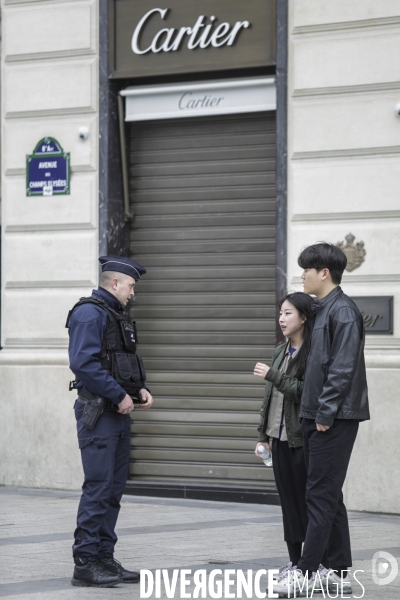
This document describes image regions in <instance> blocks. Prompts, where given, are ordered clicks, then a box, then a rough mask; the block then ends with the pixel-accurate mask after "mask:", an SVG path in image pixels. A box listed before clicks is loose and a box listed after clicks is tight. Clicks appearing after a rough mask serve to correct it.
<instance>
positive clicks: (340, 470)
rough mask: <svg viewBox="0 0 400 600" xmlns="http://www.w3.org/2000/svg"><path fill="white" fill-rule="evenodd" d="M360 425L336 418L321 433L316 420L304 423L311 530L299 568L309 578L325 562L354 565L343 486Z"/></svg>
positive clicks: (334, 564) (356, 422)
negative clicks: (307, 574) (306, 573)
mask: <svg viewBox="0 0 400 600" xmlns="http://www.w3.org/2000/svg"><path fill="white" fill-rule="evenodd" d="M358 425H359V422H358V421H356V420H352V419H335V421H334V424H333V425H332V427H330V428H329V429H328V430H327V431H318V430H317V428H316V424H315V421H314V420H313V419H303V421H302V430H303V444H304V446H303V448H304V458H305V461H306V466H307V486H306V503H307V513H308V528H307V534H306V539H305V541H304V546H303V554H302V557H301V559H300V561H299V563H298V565H297V567H298V568H299V569H301V570H302V571H306V570H308V571H309V573H310V575H311V572H313V571H317V570H318V567H319V565H320V564H321V563H322V561H325V563H326V562H328V564H324V563H322V564H324V567H327V568H336V567H339V566H340V567H345V566H347V567H351V565H352V562H351V548H350V534H349V523H348V519H347V512H346V507H345V505H344V503H343V493H342V487H343V483H344V480H345V478H346V473H347V467H348V466H349V462H350V456H351V452H352V450H353V445H354V442H355V439H356V437H357V431H358ZM325 550H326V554H325Z"/></svg>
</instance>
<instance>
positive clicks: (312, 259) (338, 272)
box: [297, 242, 347, 285]
mask: <svg viewBox="0 0 400 600" xmlns="http://www.w3.org/2000/svg"><path fill="white" fill-rule="evenodd" d="M297 262H298V264H299V267H301V268H302V269H316V270H317V271H318V272H319V271H321V270H322V269H329V273H330V274H331V277H332V282H333V283H336V284H338V285H339V284H340V282H341V281H342V275H343V271H344V270H345V268H346V265H347V258H346V255H345V253H344V252H343V250H341V249H340V248H339V247H338V246H335V244H328V243H327V242H318V244H313V245H312V246H308V247H307V248H305V249H304V250H303V252H302V253H301V254H300V256H299V258H298V260H297Z"/></svg>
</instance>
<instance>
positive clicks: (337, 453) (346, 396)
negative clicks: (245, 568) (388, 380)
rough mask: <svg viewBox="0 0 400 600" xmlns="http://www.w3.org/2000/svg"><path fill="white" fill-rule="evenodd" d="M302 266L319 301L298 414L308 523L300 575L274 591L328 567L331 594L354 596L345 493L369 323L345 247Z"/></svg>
mask: <svg viewBox="0 0 400 600" xmlns="http://www.w3.org/2000/svg"><path fill="white" fill-rule="evenodd" d="M298 263H299V265H300V267H302V268H303V274H302V281H303V284H304V292H305V293H306V294H312V295H315V296H316V297H317V299H316V301H315V303H314V310H315V313H314V318H313V333H312V338H311V347H310V353H309V356H308V359H307V366H306V373H305V380H304V388H303V394H302V399H301V410H300V417H301V419H302V430H303V443H304V454H305V459H306V463H307V469H308V475H307V491H306V502H307V511H308V518H309V525H308V529H307V534H306V539H305V542H304V547H303V553H302V557H301V559H300V561H299V563H298V565H297V572H296V577H294V575H295V573H292V574H291V575H290V574H289V576H288V578H287V580H285V582H281V584H283V587H284V588H285V589H282V590H280V589H279V590H278V589H276V590H275V587H274V591H281V592H284V593H286V591H288V592H289V594H293V592H294V587H293V586H295V584H294V583H293V582H294V581H295V580H297V579H298V578H300V585H302V582H303V577H304V576H306V574H307V575H308V577H309V579H311V578H312V574H313V573H315V572H317V571H318V568H319V566H320V564H323V565H324V566H325V567H328V568H330V569H332V573H331V574H330V575H329V577H328V580H326V576H325V583H326V584H327V585H329V586H330V590H331V591H332V590H333V591H334V590H335V589H336V585H337V584H339V585H340V584H341V580H342V582H343V590H344V592H347V593H351V582H350V579H349V577H348V576H347V568H348V567H350V566H351V565H352V562H351V548H350V535H349V526H348V519H347V512H346V507H345V505H344V503H343V493H342V487H343V483H344V480H345V477H346V472H347V468H348V465H349V461H350V456H351V452H352V449H353V445H354V442H355V439H356V436H357V431H358V425H359V422H360V421H364V420H367V419H369V418H370V417H369V407H368V390H367V380H366V372H365V362H364V337H365V333H364V323H363V318H362V315H361V313H360V311H359V310H358V308H357V306H356V305H355V304H354V302H353V301H352V300H351V299H350V298H348V296H346V295H345V294H344V293H343V291H342V289H341V288H340V286H339V284H340V282H341V278H342V274H343V271H344V269H345V268H346V264H347V258H346V256H345V254H344V253H343V252H342V250H341V249H340V248H338V247H337V246H334V245H331V244H327V243H319V244H315V245H313V246H309V247H308V248H306V249H305V250H303V252H302V253H301V254H300V256H299V259H298ZM299 570H300V571H299ZM320 573H321V571H320ZM286 588H287V589H286ZM305 589H306V588H305Z"/></svg>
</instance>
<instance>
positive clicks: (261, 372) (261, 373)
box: [254, 363, 269, 378]
mask: <svg viewBox="0 0 400 600" xmlns="http://www.w3.org/2000/svg"><path fill="white" fill-rule="evenodd" d="M268 371H269V366H268V365H264V364H263V363H257V364H256V366H255V367H254V375H257V377H262V378H264V377H265V376H266V374H267V373H268Z"/></svg>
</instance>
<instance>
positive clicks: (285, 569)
mask: <svg viewBox="0 0 400 600" xmlns="http://www.w3.org/2000/svg"><path fill="white" fill-rule="evenodd" d="M292 568H293V569H294V568H295V567H294V566H293V565H292V563H291V562H289V563H288V564H287V565H285V566H284V567H281V568H280V569H279V573H275V575H274V576H273V578H272V581H273V582H275V581H280V580H281V579H284V578H285V577H286V573H287V572H288V571H289V569H292Z"/></svg>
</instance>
